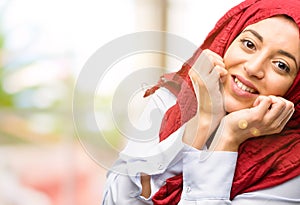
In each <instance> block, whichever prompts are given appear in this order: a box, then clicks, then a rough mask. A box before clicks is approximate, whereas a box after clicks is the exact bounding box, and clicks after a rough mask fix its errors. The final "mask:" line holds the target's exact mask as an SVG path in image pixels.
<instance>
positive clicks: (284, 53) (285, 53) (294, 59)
mask: <svg viewBox="0 0 300 205" xmlns="http://www.w3.org/2000/svg"><path fill="white" fill-rule="evenodd" d="M278 53H279V54H281V55H284V56H286V57H288V58H290V59H292V60H293V61H294V62H295V64H296V68H298V64H297V61H296V58H295V57H294V56H293V55H292V54H290V53H289V52H286V51H284V50H279V51H278Z"/></svg>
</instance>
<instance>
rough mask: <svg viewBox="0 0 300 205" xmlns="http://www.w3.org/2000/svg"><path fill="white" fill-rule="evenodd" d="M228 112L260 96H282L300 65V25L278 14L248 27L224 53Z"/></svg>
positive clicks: (244, 105)
mask: <svg viewBox="0 0 300 205" xmlns="http://www.w3.org/2000/svg"><path fill="white" fill-rule="evenodd" d="M224 63H225V67H226V69H227V70H228V76H227V78H226V81H225V82H224V85H223V86H224V96H225V109H226V111H227V112H233V111H236V110H240V109H244V108H249V107H252V105H253V103H254V101H255V99H256V98H257V97H258V96H259V95H265V96H268V95H275V96H283V95H284V94H285V93H286V92H287V91H288V89H289V87H290V86H291V85H292V83H293V81H294V79H295V77H296V75H297V72H298V69H299V64H300V40H299V28H298V26H297V24H295V23H294V22H293V21H292V20H290V19H288V18H286V17H284V16H276V17H272V18H268V19H265V20H262V21H260V22H258V23H255V24H252V25H250V26H248V27H246V28H245V29H244V30H243V31H242V33H241V34H240V35H239V36H238V37H237V38H236V39H235V40H234V41H233V42H232V44H231V45H230V47H229V48H228V50H227V51H226V53H225V55H224Z"/></svg>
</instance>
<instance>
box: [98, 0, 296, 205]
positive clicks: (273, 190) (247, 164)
mask: <svg viewBox="0 0 300 205" xmlns="http://www.w3.org/2000/svg"><path fill="white" fill-rule="evenodd" d="M299 27H300V1H299V0H286V1H281V0H246V1H244V2H242V3H241V4H239V5H237V6H236V7H234V8H232V9H231V10H230V11H228V12H227V13H226V14H225V15H224V16H223V17H222V18H221V19H220V20H219V21H218V23H217V24H216V27H215V28H214V29H213V30H212V31H211V32H210V33H209V35H208V37H207V38H206V40H205V41H204V43H203V44H202V46H201V47H200V48H199V49H198V50H197V51H196V52H195V54H194V56H193V57H192V58H191V59H190V60H189V61H188V62H186V63H185V64H184V65H183V66H182V69H181V70H180V71H178V72H177V73H174V74H171V75H170V74H168V75H165V76H164V78H163V80H161V81H160V82H159V84H158V85H157V86H155V87H153V88H152V89H150V90H148V92H147V93H146V95H150V94H152V95H151V98H152V99H153V101H155V98H157V97H159V98H160V99H162V100H163V102H164V105H167V107H166V108H165V107H164V106H161V108H162V109H164V111H165V115H164V117H163V119H162V125H161V130H160V133H159V138H160V142H159V143H156V144H155V143H152V144H151V145H150V146H149V147H148V149H149V153H151V155H152V156H153V155H155V154H153V153H155V152H154V151H153V150H155V149H156V150H158V151H159V150H164V151H163V152H162V153H161V155H155V160H153V159H151V158H148V156H149V155H145V154H144V153H143V156H145V157H143V156H142V154H140V155H139V156H140V157H136V158H130V159H128V158H126V159H125V158H122V156H121V158H120V159H119V160H118V162H117V163H116V165H115V167H119V168H120V167H121V168H122V169H123V171H124V172H123V173H127V174H125V175H122V174H118V173H117V172H112V171H111V172H110V173H109V174H108V180H107V186H106V190H105V192H104V200H103V204H171V205H172V204H205V205H209V204H214V205H216V204H218V205H221V204H233V205H234V204H235V205H244V204H272V205H275V204H278V205H279V204H280V205H284V204H299V203H300V187H299V184H300V177H299V175H300V126H299V121H300V113H299V100H300V95H299V93H300V89H298V86H299V80H300V75H299V74H298V70H299V64H300V38H299ZM203 50H204V51H203ZM207 59H209V60H207ZM219 82H220V83H219ZM220 90H221V91H222V92H220ZM154 92H155V93H154ZM221 93H222V94H221ZM199 96H200V97H199ZM216 99H217V100H216ZM182 138H183V141H184V142H186V144H184V145H182V146H181V144H180V143H179V140H182ZM178 139H179V140H178ZM187 144H189V145H187ZM168 145H171V146H172V148H173V149H172V150H171V151H170V150H168V149H164V148H165V147H168ZM157 147H159V148H157ZM174 147H176V151H174ZM128 149H130V146H128ZM205 149H208V150H205ZM143 152H147V150H146V149H143ZM137 153H138V152H137ZM115 170H117V169H115Z"/></svg>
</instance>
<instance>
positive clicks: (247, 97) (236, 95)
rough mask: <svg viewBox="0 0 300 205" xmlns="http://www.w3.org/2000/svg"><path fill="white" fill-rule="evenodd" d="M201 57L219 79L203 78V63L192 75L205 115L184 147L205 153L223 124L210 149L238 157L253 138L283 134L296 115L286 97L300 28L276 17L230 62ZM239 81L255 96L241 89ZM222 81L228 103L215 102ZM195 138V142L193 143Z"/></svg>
mask: <svg viewBox="0 0 300 205" xmlns="http://www.w3.org/2000/svg"><path fill="white" fill-rule="evenodd" d="M283 28H284V29H283ZM201 55H206V56H207V57H208V58H209V60H210V61H211V66H210V68H209V69H210V70H209V72H208V73H209V74H210V73H213V72H216V71H217V73H218V75H217V77H216V75H211V78H206V76H207V75H209V74H205V75H206V76H203V73H200V74H199V70H197V67H199V65H198V64H199V63H201V62H200V60H199V62H197V61H196V63H195V65H194V66H193V67H192V69H191V70H190V72H189V75H190V77H191V79H192V81H193V82H196V86H198V87H197V88H198V89H197V90H198V92H199V93H200V94H199V95H201V97H202V99H201V98H200V100H199V104H198V111H199V113H200V114H198V115H197V116H195V117H194V118H193V119H191V120H190V121H189V122H188V123H187V126H186V130H185V134H184V136H183V141H184V142H186V143H188V144H190V145H191V146H193V147H195V148H198V149H200V148H202V147H203V145H204V144H205V142H206V140H207V138H208V137H209V136H210V135H211V133H212V131H213V130H214V128H216V126H217V125H219V124H220V126H219V127H218V129H217V132H216V134H215V138H214V140H213V142H212V144H211V146H210V147H209V149H210V150H215V151H233V152H237V151H238V147H239V145H240V144H241V143H243V142H244V141H245V140H247V139H249V138H252V137H259V136H263V135H270V134H275V133H279V132H281V131H282V129H283V128H284V126H285V125H286V123H287V122H288V120H289V119H290V117H291V115H292V114H293V112H294V105H293V103H292V102H290V101H288V100H286V99H284V98H282V96H284V94H285V93H286V92H287V91H288V89H289V88H290V86H291V85H292V83H293V81H294V79H295V77H296V75H297V73H298V69H299V65H300V40H299V28H298V26H297V25H296V24H295V23H294V22H293V21H292V20H290V19H288V18H286V17H284V16H275V17H272V18H268V19H265V20H262V21H260V22H258V23H255V24H252V25H249V26H248V27H246V28H245V29H244V31H243V32H241V34H240V35H239V36H237V38H236V39H235V40H234V41H233V42H232V44H231V45H230V47H229V48H228V49H227V51H226V53H225V55H224V58H222V57H221V56H219V55H217V54H216V53H214V52H212V51H210V50H205V51H203V52H202V54H201ZM201 55H200V56H201ZM199 58H200V57H199ZM235 77H237V78H238V80H239V81H240V82H242V83H243V84H246V85H247V87H249V88H251V89H252V93H250V92H247V91H244V90H243V89H241V88H239V86H237V83H236V82H235V81H234V79H235ZM216 78H217V80H220V82H221V83H222V85H223V87H222V89H223V97H224V99H222V98H219V99H218V100H217V101H216V100H215V101H213V100H211V98H210V96H211V95H214V94H215V93H213V92H219V91H218V89H210V88H209V86H207V85H208V84H209V83H210V82H215V80H216ZM220 108H223V109H224V110H220ZM223 111H224V112H223ZM225 112H226V113H227V114H226V115H225ZM220 113H222V114H221V115H220ZM223 113H224V114H223ZM200 122H201V123H200ZM189 136H195V137H194V138H193V140H192V141H191V140H190V139H187V138H188V137H189ZM146 177H148V178H146ZM141 179H142V180H141V181H142V187H143V189H142V196H145V197H149V196H150V193H151V190H150V177H149V176H144V177H141Z"/></svg>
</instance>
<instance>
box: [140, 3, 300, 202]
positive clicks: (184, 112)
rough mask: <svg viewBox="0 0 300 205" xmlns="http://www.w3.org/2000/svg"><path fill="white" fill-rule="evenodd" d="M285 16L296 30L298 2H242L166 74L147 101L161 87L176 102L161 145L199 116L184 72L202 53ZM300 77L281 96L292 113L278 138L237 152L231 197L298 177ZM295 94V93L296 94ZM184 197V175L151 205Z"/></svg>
mask: <svg viewBox="0 0 300 205" xmlns="http://www.w3.org/2000/svg"><path fill="white" fill-rule="evenodd" d="M280 14H285V15H287V16H289V17H291V18H292V19H293V20H294V21H295V22H296V24H297V25H298V27H299V28H300V0H284V1H283V0H246V1H244V2H242V3H240V4H239V5H237V6H235V7H234V8H232V9H231V10H229V11H228V12H227V13H226V14H225V15H224V16H223V17H222V18H221V19H220V20H219V21H218V22H217V24H216V26H215V28H214V29H213V30H212V31H211V32H210V33H209V34H208V36H207V38H206V40H205V41H204V43H203V44H202V45H201V46H200V48H199V49H198V50H197V51H196V52H195V53H194V55H193V56H192V58H190V59H189V60H188V61H187V62H186V63H185V64H184V65H183V66H182V68H181V70H179V71H178V72H176V73H172V74H167V75H165V76H164V78H162V79H163V80H161V81H160V82H159V83H158V85H157V86H154V87H153V88H151V89H149V90H148V91H147V92H146V94H145V96H148V95H150V94H151V93H153V92H155V90H156V89H158V88H159V87H161V86H163V87H166V88H168V89H169V90H170V91H171V92H173V93H174V94H175V95H176V96H177V102H176V104H175V105H174V106H173V107H171V108H170V109H169V110H168V111H167V112H166V114H165V116H164V118H163V121H162V125H161V129H160V140H161V141H162V140H164V139H166V138H167V137H168V136H169V135H170V134H171V133H173V132H174V131H176V130H177V129H178V128H180V127H181V126H182V125H183V124H184V123H185V122H187V121H188V120H189V119H191V118H192V117H193V116H194V115H195V114H196V110H197V101H196V97H195V94H194V92H193V89H192V84H191V81H190V78H189V77H188V71H189V69H190V68H191V65H193V63H194V62H195V60H196V59H197V57H198V56H199V55H200V53H201V51H202V50H203V49H210V50H212V51H214V52H216V53H218V54H219V55H220V56H224V53H225V51H226V50H227V48H228V47H229V45H230V44H231V42H232V41H233V40H234V38H235V37H236V36H237V35H238V34H239V33H240V32H241V31H242V30H243V29H244V28H245V27H247V26H248V25H250V24H254V23H256V22H258V21H260V20H263V19H266V18H269V17H272V16H275V15H280ZM299 80H300V74H298V75H297V77H296V79H295V81H294V83H293V84H292V86H291V87H290V89H289V90H288V92H287V93H286V95H285V96H284V97H285V98H286V99H287V100H290V101H292V102H293V103H294V104H295V112H294V115H293V116H292V118H291V120H290V121H289V122H288V124H287V125H286V127H285V128H284V130H283V131H282V132H281V133H280V134H276V135H269V136H262V137H259V138H252V139H249V140H247V141H245V142H244V143H243V144H242V145H241V146H240V147H239V151H238V161H237V166H236V171H235V175H234V180H233V184H232V189H231V199H233V198H234V197H235V196H237V195H239V194H241V193H245V192H251V191H255V190H259V189H264V188H268V187H272V186H275V185H279V184H281V183H283V182H285V181H287V180H290V179H292V178H294V177H296V176H298V175H300V125H299V124H300V110H299V109H300V105H299V101H300V95H299V93H300V87H299ZM297 88H298V89H297ZM181 192H182V175H177V176H174V177H172V178H169V179H168V180H167V181H166V185H164V186H163V187H161V188H160V190H159V191H158V192H157V193H156V194H155V195H154V197H153V202H154V204H170V205H172V204H177V203H178V202H179V200H180V196H181Z"/></svg>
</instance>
